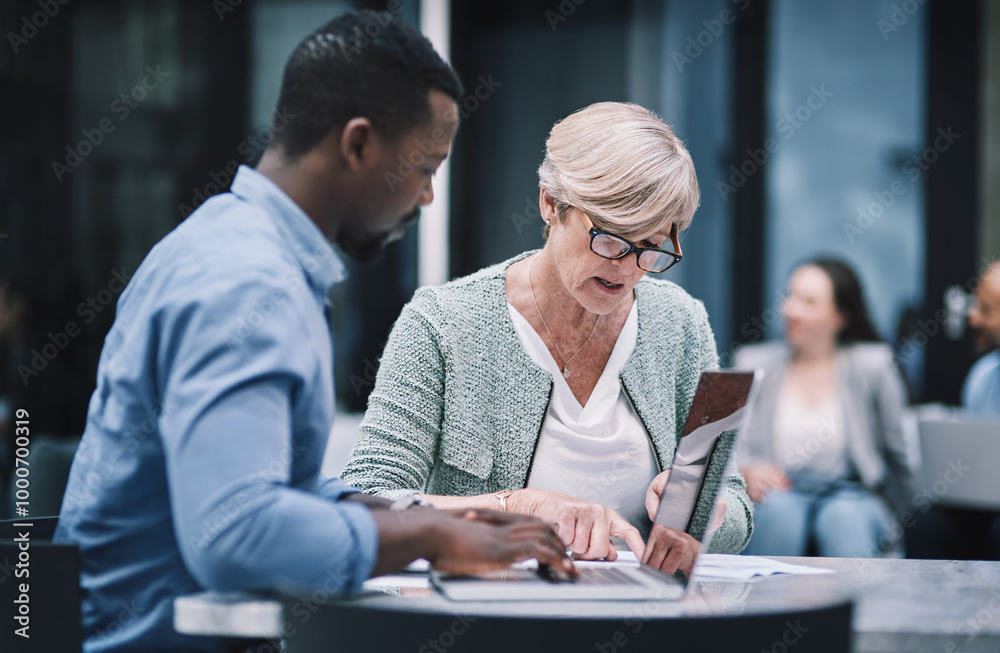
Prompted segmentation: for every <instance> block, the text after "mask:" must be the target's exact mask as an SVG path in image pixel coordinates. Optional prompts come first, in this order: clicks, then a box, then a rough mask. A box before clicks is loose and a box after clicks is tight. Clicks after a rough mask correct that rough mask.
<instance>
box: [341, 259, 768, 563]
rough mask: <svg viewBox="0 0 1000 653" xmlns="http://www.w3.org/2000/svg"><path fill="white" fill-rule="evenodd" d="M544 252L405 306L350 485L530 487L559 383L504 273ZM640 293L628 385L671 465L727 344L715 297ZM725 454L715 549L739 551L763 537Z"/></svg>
mask: <svg viewBox="0 0 1000 653" xmlns="http://www.w3.org/2000/svg"><path fill="white" fill-rule="evenodd" d="M531 253H532V252H526V253H524V254H521V255H520V256H517V257H515V258H513V259H510V260H508V261H505V262H503V263H500V264H497V265H494V266H491V267H488V268H485V269H483V270H480V271H479V272H476V273H474V274H472V275H469V276H467V277H463V278H461V279H456V280H454V281H451V282H449V283H447V284H445V285H443V286H438V287H426V288H421V289H420V290H418V291H417V292H416V294H415V295H414V297H413V299H412V300H411V301H410V303H409V304H407V305H406V306H405V307H404V308H403V312H402V313H401V314H400V316H399V319H398V320H397V321H396V324H395V325H394V326H393V328H392V332H391V334H390V335H389V340H388V342H387V343H386V347H385V352H384V354H383V356H382V360H381V363H380V366H379V371H378V377H377V379H376V382H375V388H374V390H373V391H372V394H371V397H370V398H369V400H368V411H367V413H366V414H365V418H364V421H363V422H362V424H361V427H360V433H359V436H358V441H357V443H356V444H355V446H354V451H353V452H352V454H351V458H350V460H349V461H348V463H347V467H346V468H345V469H344V472H343V474H342V475H341V478H342V479H343V480H344V481H345V482H347V483H350V484H351V485H354V486H356V487H358V488H360V489H361V490H363V491H364V492H368V493H370V494H376V495H379V496H383V497H387V498H392V499H395V498H399V497H401V496H405V495H407V494H412V493H415V492H421V493H426V494H439V495H464V496H469V495H476V494H485V493H488V492H498V491H499V490H502V489H505V488H511V489H518V488H523V487H524V486H525V484H526V483H527V481H528V476H529V474H530V472H531V466H532V464H533V462H534V456H535V449H536V446H537V443H538V437H539V434H540V433H541V429H542V425H543V420H544V418H545V415H546V413H547V412H548V407H549V401H550V400H551V396H552V385H553V381H552V376H551V375H550V374H549V373H548V372H546V371H544V370H542V369H541V368H540V367H538V365H536V364H535V363H534V362H533V361H532V360H531V358H530V357H529V356H528V354H527V353H526V352H525V351H524V349H523V348H522V347H521V343H520V341H519V340H518V338H517V334H516V333H515V331H514V325H513V323H512V322H511V319H510V314H509V312H508V309H507V297H506V292H505V287H504V281H505V275H506V270H507V267H508V266H509V265H511V264H512V263H514V262H515V261H518V260H520V259H522V258H524V257H526V256H528V255H530V254H531ZM635 296H636V301H637V303H638V313H639V334H638V337H637V339H636V346H635V351H634V352H633V354H632V357H631V358H630V359H629V360H628V362H627V363H626V365H625V369H624V370H622V373H621V384H622V389H623V390H624V392H625V396H626V398H627V399H628V400H629V402H630V404H631V406H632V408H633V410H634V411H635V413H636V414H637V415H638V416H639V420H640V422H642V424H643V426H644V427H645V430H646V432H647V436H648V439H649V443H650V446H651V448H652V449H653V453H654V457H655V459H656V462H657V467H658V469H660V470H663V469H668V468H669V467H670V465H671V462H672V460H673V456H674V449H675V446H676V443H677V434H678V433H681V432H683V427H684V421H685V419H686V418H687V413H688V409H689V408H690V406H691V402H692V400H693V397H694V391H695V388H696V387H697V385H698V379H699V377H700V375H701V373H702V371H704V370H711V369H716V368H717V367H718V359H717V356H716V352H715V340H714V338H713V336H712V330H711V327H710V326H709V324H708V315H707V314H706V312H705V308H704V306H703V305H702V303H701V302H700V301H698V300H696V299H693V298H692V297H691V296H690V295H688V294H687V293H686V292H685V291H684V290H682V289H681V288H680V287H679V286H677V285H676V284H674V283H671V282H669V281H661V280H653V279H650V278H648V277H644V278H643V279H642V280H641V281H640V282H639V283H638V284H637V285H636V287H635ZM718 458H720V459H721V458H724V456H719V457H718ZM720 462H721V463H722V464H719V463H720ZM723 464H725V461H724V460H721V461H720V460H715V462H713V463H710V464H709V468H708V477H707V481H708V482H709V483H713V484H715V483H720V482H724V483H725V486H724V487H723V490H722V496H723V497H724V498H725V499H726V502H727V505H728V509H727V511H726V517H725V520H724V522H723V524H722V526H721V527H720V528H719V530H718V531H716V533H715V535H714V536H713V538H712V542H711V546H710V550H712V551H719V552H739V551H741V550H743V547H744V546H746V543H747V542H748V541H749V539H750V533H751V530H752V514H753V512H752V507H751V506H752V503H751V501H750V498H749V497H748V496H747V493H746V485H745V483H744V482H743V478H742V477H741V476H740V475H739V474H738V473H736V468H735V464H734V462H733V461H730V462H729V463H728V465H726V466H725V468H723ZM707 494H709V493H703V495H707ZM710 513H711V505H709V501H708V500H707V499H706V498H705V497H704V496H703V497H702V500H700V501H699V505H697V506H696V508H695V512H694V515H693V516H692V519H691V527H689V529H688V531H689V532H691V533H692V534H693V535H695V534H698V535H700V533H702V532H703V531H704V529H705V525H706V524H707V523H708V519H709V517H710Z"/></svg>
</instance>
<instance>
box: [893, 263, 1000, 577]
mask: <svg viewBox="0 0 1000 653" xmlns="http://www.w3.org/2000/svg"><path fill="white" fill-rule="evenodd" d="M969 326H971V327H972V328H973V329H974V330H975V331H976V345H977V347H978V348H979V350H980V351H987V352H988V353H987V354H986V355H984V356H983V357H982V358H980V359H979V360H978V361H976V363H975V364H974V365H973V366H972V369H970V370H969V374H968V376H966V377H965V385H964V386H963V388H962V408H963V409H964V410H965V411H966V412H967V413H968V414H969V415H972V416H974V417H977V418H982V419H988V420H994V421H996V422H997V431H998V433H997V437H1000V351H997V348H998V347H1000V262H994V263H993V264H992V265H990V266H988V267H987V268H986V269H985V270H984V271H983V273H982V274H981V275H980V277H979V286H978V287H977V288H976V295H975V299H974V302H973V304H972V309H971V310H970V311H969ZM983 462H984V463H985V464H987V465H993V466H994V467H995V466H996V465H997V464H1000V461H996V460H984V461H983ZM908 537H909V543H908V547H907V555H909V556H910V557H912V558H924V559H933V560H1000V512H996V511H993V510H976V509H971V508H957V507H947V508H945V507H941V506H934V507H932V508H931V509H930V510H928V511H927V512H926V513H924V514H921V515H920V516H919V517H918V519H917V523H916V525H915V526H914V527H913V528H912V529H911V531H910V534H909V536H908Z"/></svg>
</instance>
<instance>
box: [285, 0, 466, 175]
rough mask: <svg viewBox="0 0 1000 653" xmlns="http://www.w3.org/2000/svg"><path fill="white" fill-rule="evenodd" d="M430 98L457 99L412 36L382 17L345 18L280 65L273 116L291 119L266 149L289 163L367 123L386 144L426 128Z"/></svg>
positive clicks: (428, 48) (444, 67)
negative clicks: (344, 129)
mask: <svg viewBox="0 0 1000 653" xmlns="http://www.w3.org/2000/svg"><path fill="white" fill-rule="evenodd" d="M432 90H437V91H441V92H442V93H444V94H446V95H448V96H449V97H451V98H452V99H453V100H455V101H456V102H458V101H459V100H460V99H461V97H462V84H461V82H459V80H458V77H457V76H456V75H455V73H454V71H453V70H452V69H451V67H450V66H449V65H448V64H447V63H445V62H444V61H443V60H442V59H441V57H440V56H438V53H437V52H435V51H434V47H433V46H432V45H431V43H430V41H428V40H427V38H426V37H425V36H424V35H423V34H421V33H420V31H419V30H417V29H416V28H414V27H412V26H410V25H408V24H406V23H404V22H402V21H401V20H398V19H397V18H395V17H393V16H392V15H391V14H390V13H389V12H386V11H380V12H374V11H368V10H366V11H357V12H354V11H352V12H348V13H346V14H343V15H342V16H338V17H337V18H334V19H333V20H331V21H330V22H328V23H326V24H325V25H323V26H322V27H320V28H319V29H318V30H316V31H315V32H313V33H312V34H310V35H309V36H308V37H306V39H305V40H304V41H302V43H300V44H299V46H298V47H297V48H295V51H294V52H293V53H292V56H291V57H290V58H289V59H288V63H287V64H286V65H285V73H284V76H283V78H282V81H281V96H280V98H279V99H278V113H285V114H286V115H291V116H294V118H291V120H290V121H289V122H288V123H287V124H284V125H282V126H281V129H278V125H274V127H275V129H274V132H273V133H274V141H275V142H276V143H279V144H280V145H281V146H282V148H283V149H284V154H285V156H286V157H288V158H291V159H296V158H298V157H299V156H301V155H302V154H304V153H306V152H308V151H309V150H311V149H312V148H313V147H315V146H316V144H317V143H319V142H320V140H322V139H323V138H324V137H325V136H326V135H327V134H329V133H330V131H331V130H333V129H334V128H337V127H341V126H343V125H345V124H346V123H347V121H349V120H351V119H352V118H368V119H369V120H370V121H371V123H372V127H373V129H374V130H375V131H376V132H377V133H378V134H379V135H380V136H382V137H383V138H385V139H387V140H390V141H393V140H395V139H396V138H398V137H400V136H402V135H403V134H405V133H407V132H408V131H410V130H411V129H414V128H415V127H417V126H419V125H422V124H424V123H426V122H427V121H429V120H430V118H431V115H430V104H429V102H428V99H427V94H428V93H429V92H430V91H432ZM456 119H457V117H456Z"/></svg>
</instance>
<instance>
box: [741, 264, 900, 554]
mask: <svg viewBox="0 0 1000 653" xmlns="http://www.w3.org/2000/svg"><path fill="white" fill-rule="evenodd" d="M782 313H783V316H784V318H785V342H781V343H765V344H760V345H751V346H748V347H744V348H743V349H741V350H740V351H739V352H738V353H737V355H736V363H735V367H737V368H740V369H762V370H764V379H763V384H762V387H761V392H760V396H759V399H758V402H757V405H756V406H755V408H754V412H753V413H752V414H751V418H750V423H749V424H748V425H747V428H746V429H745V431H744V434H743V436H742V442H741V456H740V468H741V471H742V472H743V475H744V478H745V479H746V483H747V491H748V493H749V494H750V498H751V499H753V501H754V502H755V503H756V504H757V505H756V509H755V512H754V533H753V538H752V539H751V541H750V544H749V545H748V546H747V548H746V550H745V553H748V554H756V555H789V556H801V555H805V554H806V552H807V551H808V550H809V545H810V542H812V543H813V544H814V545H815V549H816V553H818V554H819V555H821V556H834V557H873V556H876V555H878V554H879V553H880V552H884V551H886V550H889V549H891V548H893V546H894V544H895V538H894V537H893V534H894V533H893V532H891V531H890V529H889V528H888V525H889V524H890V523H891V522H892V520H893V517H892V515H893V514H896V515H898V514H901V512H903V511H904V510H905V507H906V503H905V502H906V501H907V499H908V498H909V497H910V496H912V494H911V492H910V487H911V483H912V478H913V471H914V470H913V466H912V462H911V461H910V460H909V457H908V455H907V451H908V448H907V445H906V438H905V437H904V430H903V414H904V410H905V408H906V404H907V399H906V391H905V388H904V385H903V380H902V378H901V376H900V374H899V371H898V370H897V368H896V365H895V363H894V361H893V357H892V350H891V349H890V348H889V346H888V345H886V344H883V343H882V342H880V340H879V337H878V334H877V333H876V331H875V328H874V327H873V326H872V323H871V320H870V319H869V317H868V309H867V307H866V306H865V303H864V298H863V294H862V290H861V284H860V283H859V282H858V279H857V276H856V275H855V274H854V272H853V271H852V270H851V268H850V267H848V266H847V265H846V264H845V263H843V262H841V261H838V260H835V259H829V258H821V259H816V260H813V261H810V262H807V263H805V264H803V265H800V266H798V267H797V268H796V269H795V271H794V272H793V273H792V276H791V278H790V280H789V283H788V297H787V298H786V301H785V304H784V306H783V309H782Z"/></svg>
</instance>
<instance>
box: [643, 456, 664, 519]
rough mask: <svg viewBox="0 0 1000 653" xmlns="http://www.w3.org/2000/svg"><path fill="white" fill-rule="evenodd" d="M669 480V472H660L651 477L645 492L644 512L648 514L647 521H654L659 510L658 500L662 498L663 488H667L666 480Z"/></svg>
mask: <svg viewBox="0 0 1000 653" xmlns="http://www.w3.org/2000/svg"><path fill="white" fill-rule="evenodd" d="M669 478H670V470H669V469H668V470H667V471H665V472H660V473H659V474H657V475H656V476H654V477H653V482H652V483H650V484H649V489H648V490H646V512H647V513H649V520H650V521H654V522H655V521H656V513H657V512H659V510H660V500H661V499H662V498H663V488H665V487H667V479H669Z"/></svg>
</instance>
